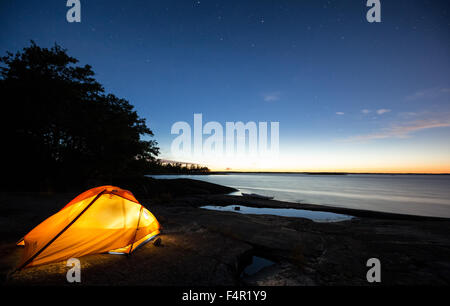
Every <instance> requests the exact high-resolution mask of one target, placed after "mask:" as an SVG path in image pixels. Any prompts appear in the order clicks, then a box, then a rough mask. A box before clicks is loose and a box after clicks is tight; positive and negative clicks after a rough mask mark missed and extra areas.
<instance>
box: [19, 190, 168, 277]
mask: <svg viewBox="0 0 450 306" xmlns="http://www.w3.org/2000/svg"><path fill="white" fill-rule="evenodd" d="M159 233H160V225H159V223H158V221H157V220H156V218H155V217H154V216H153V215H152V213H150V212H149V211H148V210H147V209H146V208H144V207H143V206H142V205H141V204H139V202H138V201H137V200H136V198H135V197H134V196H133V194H132V193H131V192H129V191H127V190H124V189H121V188H118V187H114V186H101V187H96V188H92V189H90V190H88V191H85V192H83V193H82V194H80V195H79V196H77V197H76V198H75V199H73V200H72V201H70V202H69V203H68V204H67V205H66V206H64V207H63V209H61V210H60V211H59V212H57V213H56V214H54V215H52V216H50V217H49V218H47V219H46V220H44V221H43V222H42V223H41V224H39V225H38V226H36V227H35V228H34V229H33V230H32V231H31V232H29V233H28V234H26V235H25V236H24V237H23V238H22V239H21V240H19V242H18V243H17V245H22V246H24V247H25V250H24V254H23V257H22V259H21V262H20V265H19V268H18V269H22V268H25V267H31V266H36V265H41V264H45V263H49V262H55V261H61V260H64V259H68V258H71V257H80V256H83V255H87V254H97V253H105V252H109V253H113V254H131V252H133V251H134V250H136V249H137V248H138V247H139V246H140V245H142V244H144V243H146V242H148V241H150V240H152V239H153V238H155V237H156V236H157V235H158V234H159Z"/></svg>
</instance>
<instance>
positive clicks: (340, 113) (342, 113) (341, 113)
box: [336, 112, 345, 116]
mask: <svg viewBox="0 0 450 306" xmlns="http://www.w3.org/2000/svg"><path fill="white" fill-rule="evenodd" d="M336 115H340V116H342V115H345V113H344V112H336Z"/></svg>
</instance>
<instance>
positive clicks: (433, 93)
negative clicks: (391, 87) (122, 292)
mask: <svg viewBox="0 0 450 306" xmlns="http://www.w3.org/2000/svg"><path fill="white" fill-rule="evenodd" d="M449 93H450V88H448V87H444V88H442V87H436V88H430V89H424V90H420V91H416V92H415V93H413V94H411V95H409V96H407V97H406V98H405V100H407V101H413V100H419V99H432V98H436V97H439V96H441V95H448V94H449Z"/></svg>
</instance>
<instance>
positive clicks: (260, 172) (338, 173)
mask: <svg viewBox="0 0 450 306" xmlns="http://www.w3.org/2000/svg"><path fill="white" fill-rule="evenodd" d="M227 174H306V175H349V174H353V175H354V174H358V175H450V173H391V172H383V173H381V172H376V173H373V172H289V171H286V172H283V171H210V172H206V173H151V174H146V175H227Z"/></svg>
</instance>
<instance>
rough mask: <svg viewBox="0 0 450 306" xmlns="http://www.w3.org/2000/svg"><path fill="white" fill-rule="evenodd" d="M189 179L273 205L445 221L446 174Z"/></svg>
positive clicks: (449, 211) (448, 211) (449, 179)
mask: <svg viewBox="0 0 450 306" xmlns="http://www.w3.org/2000/svg"><path fill="white" fill-rule="evenodd" d="M154 177H155V178H180V177H184V178H191V179H198V180H204V181H207V182H211V183H215V184H220V185H225V186H230V187H234V188H237V189H239V191H240V192H244V193H257V194H261V195H265V196H273V197H275V199H276V200H281V201H289V202H296V203H299V202H302V203H309V204H321V205H331V206H337V207H346V208H355V209H365V210H374V211H384V212H393V213H403V214H413V215H425V216H436V217H448V218H450V176H449V175H370V174H350V175H307V174H256V173H255V174H229V175H197V176H195V175H183V176H169V175H165V176H163V175H161V176H154Z"/></svg>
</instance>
